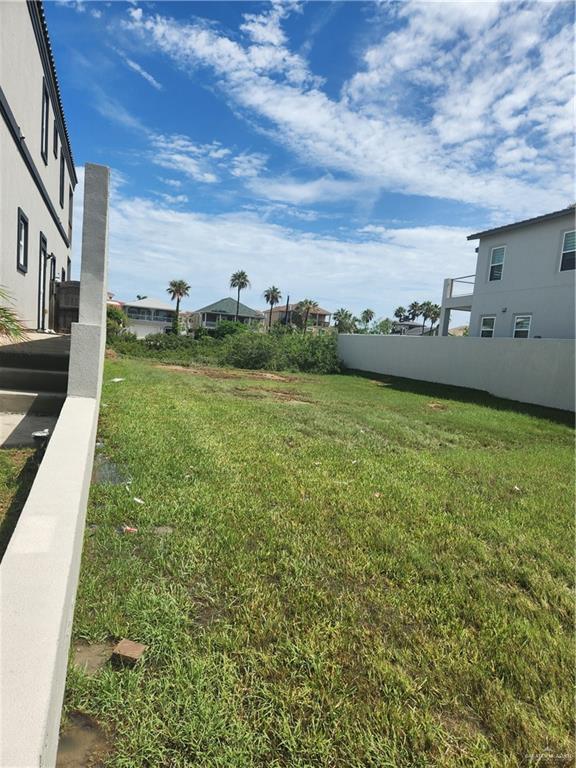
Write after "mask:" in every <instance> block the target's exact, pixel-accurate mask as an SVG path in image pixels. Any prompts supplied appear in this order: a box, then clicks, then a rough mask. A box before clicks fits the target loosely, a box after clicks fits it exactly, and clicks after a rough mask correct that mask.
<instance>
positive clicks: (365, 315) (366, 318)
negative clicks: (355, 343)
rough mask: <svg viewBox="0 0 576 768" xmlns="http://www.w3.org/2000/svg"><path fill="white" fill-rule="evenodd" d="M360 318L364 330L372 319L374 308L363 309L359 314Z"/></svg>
mask: <svg viewBox="0 0 576 768" xmlns="http://www.w3.org/2000/svg"><path fill="white" fill-rule="evenodd" d="M360 320H362V323H363V324H364V330H365V331H367V330H368V323H371V322H372V320H374V310H373V309H365V310H364V312H362V314H361V315H360Z"/></svg>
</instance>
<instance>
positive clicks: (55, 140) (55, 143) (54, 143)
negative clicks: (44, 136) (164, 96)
mask: <svg viewBox="0 0 576 768" xmlns="http://www.w3.org/2000/svg"><path fill="white" fill-rule="evenodd" d="M53 130H54V136H53V137H52V151H53V152H54V157H58V128H56V120H54V128H53Z"/></svg>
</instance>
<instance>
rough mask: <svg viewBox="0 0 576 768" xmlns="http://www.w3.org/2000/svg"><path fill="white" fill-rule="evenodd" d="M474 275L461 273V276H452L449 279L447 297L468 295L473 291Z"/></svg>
mask: <svg viewBox="0 0 576 768" xmlns="http://www.w3.org/2000/svg"><path fill="white" fill-rule="evenodd" d="M475 279H476V275H463V276H462V277H453V278H452V279H451V281H450V290H449V293H448V295H447V298H449V299H450V298H455V297H457V296H470V295H471V294H472V293H474V281H475Z"/></svg>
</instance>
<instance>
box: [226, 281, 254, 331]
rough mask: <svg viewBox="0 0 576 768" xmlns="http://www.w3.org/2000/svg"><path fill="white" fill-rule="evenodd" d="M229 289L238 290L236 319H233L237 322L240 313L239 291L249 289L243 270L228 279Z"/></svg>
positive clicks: (248, 282)
mask: <svg viewBox="0 0 576 768" xmlns="http://www.w3.org/2000/svg"><path fill="white" fill-rule="evenodd" d="M230 288H237V289H238V297H237V299H236V317H235V318H234V320H235V321H236V322H238V313H239V311H240V291H243V290H244V289H245V288H250V280H248V275H247V274H246V272H244V270H243V269H240V270H238V272H234V274H233V275H232V277H231V278H230Z"/></svg>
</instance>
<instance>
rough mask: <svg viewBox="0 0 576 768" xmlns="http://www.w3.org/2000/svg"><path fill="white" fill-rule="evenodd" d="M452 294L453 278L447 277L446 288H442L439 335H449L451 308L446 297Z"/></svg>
mask: <svg viewBox="0 0 576 768" xmlns="http://www.w3.org/2000/svg"><path fill="white" fill-rule="evenodd" d="M451 296H452V280H451V278H449V277H447V278H446V280H444V288H443V290H442V308H441V310H440V322H439V323H438V335H439V336H448V328H449V326H450V310H449V309H447V308H446V299H449V298H450V297H451Z"/></svg>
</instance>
